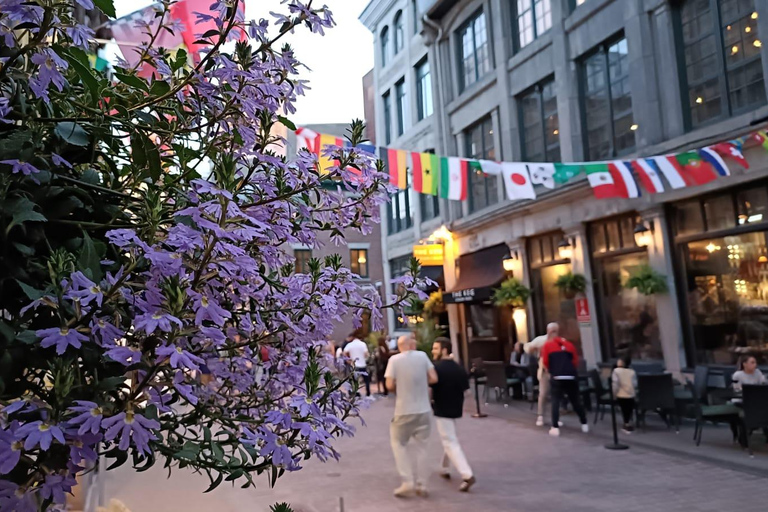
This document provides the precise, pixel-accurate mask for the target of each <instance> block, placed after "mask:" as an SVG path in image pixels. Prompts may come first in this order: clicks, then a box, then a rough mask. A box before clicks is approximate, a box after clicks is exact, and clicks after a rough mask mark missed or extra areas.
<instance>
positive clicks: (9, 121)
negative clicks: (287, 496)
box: [0, 0, 424, 511]
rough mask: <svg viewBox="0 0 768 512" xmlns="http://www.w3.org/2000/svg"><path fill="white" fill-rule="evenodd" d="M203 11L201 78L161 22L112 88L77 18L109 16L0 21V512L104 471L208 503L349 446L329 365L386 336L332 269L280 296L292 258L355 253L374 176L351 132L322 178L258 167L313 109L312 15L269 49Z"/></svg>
mask: <svg viewBox="0 0 768 512" xmlns="http://www.w3.org/2000/svg"><path fill="white" fill-rule="evenodd" d="M211 1H212V2H214V3H213V7H212V9H213V10H214V11H215V13H216V15H215V16H210V15H203V14H198V18H199V19H200V20H201V21H203V22H205V23H207V24H211V23H213V24H214V26H215V27H216V28H215V29H209V30H207V31H205V32H204V33H203V34H200V35H199V36H198V38H199V40H201V41H204V43H205V46H206V50H205V51H203V52H202V53H201V54H200V56H199V57H197V58H191V57H190V56H189V55H187V53H186V52H185V51H184V50H178V51H176V52H174V53H171V52H170V51H168V50H166V49H163V48H160V47H156V46H155V45H153V44H152V42H153V41H154V40H155V38H156V36H157V34H158V33H159V31H162V30H168V31H178V30H181V28H182V27H180V26H179V23H178V22H177V21H175V20H173V19H172V18H171V16H170V15H169V12H170V3H171V2H164V3H163V4H161V7H160V8H159V9H158V10H157V12H156V17H157V18H156V20H157V21H156V22H154V23H153V24H150V23H148V22H146V21H139V23H140V24H141V25H140V26H142V27H144V30H145V31H146V39H147V43H146V44H144V45H142V46H140V47H139V48H137V49H136V51H138V52H140V59H139V60H140V62H139V64H138V65H137V66H135V67H131V66H129V65H128V64H127V63H126V62H120V63H118V65H117V66H116V68H115V69H114V74H113V75H112V76H107V75H105V74H104V73H103V72H99V71H96V70H94V69H91V67H90V66H89V62H88V53H87V52H88V51H91V50H92V47H91V44H92V42H91V38H92V37H93V33H92V32H91V30H90V29H89V28H87V27H85V26H82V25H80V24H78V23H77V21H76V20H75V19H74V18H73V15H72V13H73V12H75V10H73V7H74V4H75V3H76V4H78V6H79V7H81V8H85V9H93V8H94V4H96V6H97V7H98V8H100V9H101V10H102V11H103V12H104V13H105V14H107V15H112V16H114V8H113V7H112V4H111V0H75V2H74V3H73V2H66V1H61V0H59V1H57V2H52V1H49V0H0V37H1V38H2V41H3V44H2V46H0V237H2V240H0V476H1V478H2V479H0V509H2V510H22V511H23V510H38V509H47V508H51V507H56V506H57V505H60V504H62V503H63V502H64V501H65V498H66V493H67V492H69V491H70V490H71V489H72V487H73V486H74V485H75V477H76V476H77V475H79V474H82V473H83V472H84V471H85V470H86V469H87V468H91V467H93V465H94V464H96V463H97V460H98V454H100V453H103V454H105V455H106V458H107V459H108V461H109V463H110V466H109V467H110V468H114V467H116V466H120V465H122V464H125V463H130V464H132V465H133V466H134V467H136V468H137V469H139V470H141V469H146V468H148V467H150V466H151V465H153V464H154V463H155V462H156V461H157V460H158V459H161V460H162V461H163V463H164V464H165V466H167V467H169V468H172V467H180V468H183V467H191V468H193V469H195V470H199V471H201V472H204V473H206V474H207V475H208V477H209V478H210V481H211V485H210V488H211V489H212V488H215V487H216V486H218V485H219V484H220V483H221V482H222V481H223V480H226V481H233V482H234V481H239V482H240V483H242V484H244V485H246V486H247V485H251V484H253V478H254V476H255V475H258V474H262V473H266V474H267V475H268V476H269V479H270V481H271V482H272V483H274V482H275V480H276V479H277V478H278V477H279V476H280V475H282V474H283V473H284V472H285V471H294V470H297V469H299V468H300V467H301V463H302V460H305V459H307V458H309V457H311V456H314V457H317V458H319V459H321V460H326V459H328V458H331V457H333V458H337V457H338V456H339V454H338V453H337V451H336V450H335V449H334V447H333V440H334V438H336V437H338V436H340V435H346V434H351V433H352V432H353V427H352V426H351V425H350V424H349V423H348V422H347V419H348V418H349V417H350V416H355V415H357V412H358V406H359V404H358V403H357V402H356V398H355V393H354V389H353V386H352V388H351V387H350V384H349V383H348V381H347V378H346V374H345V372H344V371H343V368H338V367H334V366H333V365H334V363H333V362H332V361H331V360H328V359H327V358H326V357H325V356H324V355H323V354H324V352H322V350H321V347H323V346H325V339H326V336H327V335H328V334H330V333H331V331H332V329H333V325H334V322H336V321H339V320H340V319H341V317H342V316H343V315H345V314H347V313H350V312H356V313H362V312H368V313H369V314H370V318H371V322H372V326H373V328H374V329H379V328H380V326H381V319H382V313H381V309H382V301H381V299H380V298H379V297H378V295H377V294H376V293H375V291H374V290H372V289H361V288H360V287H359V286H358V285H357V283H356V280H355V276H354V275H353V274H352V273H351V272H350V271H349V270H348V269H347V268H344V267H343V266H342V265H341V260H340V258H339V257H338V256H331V257H327V258H325V259H324V260H323V261H319V260H317V259H313V260H312V261H311V262H310V264H309V272H307V273H298V272H296V271H295V269H294V261H293V258H292V255H291V252H292V251H291V250H290V248H291V244H303V245H308V246H313V245H315V244H316V242H317V239H318V234H319V233H322V232H325V233H329V234H330V236H331V239H332V240H333V241H334V242H336V243H342V242H343V238H344V233H345V232H348V231H349V230H358V231H361V232H363V233H368V232H370V229H371V223H372V222H376V221H378V215H379V213H378V212H379V206H380V205H381V204H382V202H383V201H385V200H386V195H387V192H388V187H389V185H387V184H386V175H385V174H384V173H383V172H381V168H380V164H379V163H378V162H377V161H376V160H375V157H374V156H373V155H371V154H368V153H365V152H363V151H361V150H359V149H358V148H357V147H356V145H357V144H358V143H359V142H361V141H362V138H363V135H362V134H363V125H362V123H360V122H355V123H353V124H352V126H351V129H350V133H349V136H348V138H349V141H350V142H351V145H350V147H345V148H338V147H337V148H328V149H327V156H331V157H332V158H333V159H335V160H336V163H337V165H336V166H334V167H332V168H330V169H329V170H327V172H325V171H324V173H323V174H322V175H321V173H320V172H319V171H318V167H317V162H316V158H315V157H314V156H312V155H310V154H309V153H307V152H302V153H301V154H299V155H298V156H296V157H295V158H292V159H291V161H290V162H287V161H286V159H285V158H283V157H280V156H277V155H276V154H275V153H274V152H273V151H272V150H271V148H272V147H273V146H272V145H273V144H274V143H278V142H280V141H279V140H277V139H276V137H274V136H272V135H270V134H271V133H272V127H273V125H274V124H275V123H277V122H283V123H284V124H285V125H287V126H289V127H290V126H291V123H290V121H289V120H287V119H285V118H284V117H282V116H281V115H279V114H278V113H287V114H290V113H292V112H293V111H294V108H293V104H294V102H295V99H296V97H297V95H300V94H301V93H302V91H303V89H304V87H305V84H304V83H303V82H302V81H301V80H298V79H297V78H296V69H297V66H298V61H297V60H296V58H295V56H294V55H293V52H292V50H291V49H290V47H289V46H287V45H282V46H279V45H280V44H281V39H283V38H284V37H285V36H286V35H287V34H289V33H290V32H292V31H293V30H294V29H298V28H301V27H306V28H308V29H309V30H311V31H312V32H316V33H322V32H323V30H325V29H327V28H330V27H331V26H332V25H333V19H332V17H331V14H330V12H328V11H327V9H325V8H315V7H313V6H312V1H309V0H307V1H299V0H289V1H287V2H286V6H285V8H286V10H287V12H286V13H285V14H274V13H273V14H271V16H272V17H273V21H274V23H273V24H272V25H273V26H274V27H275V28H271V27H270V23H269V22H268V21H267V20H260V21H255V22H246V21H245V20H244V19H243V16H242V12H241V11H240V10H239V9H238V6H237V4H236V0H217V1H216V0H211ZM141 69H143V70H144V71H147V70H151V71H152V72H151V73H146V72H145V73H140V72H139V71H141ZM146 75H151V77H150V78H148V79H147V78H143V77H144V76H146ZM329 184H332V186H328V185H329ZM414 267H415V265H414ZM416 270H417V269H416V268H414V269H413V272H412V274H411V275H408V276H405V277H403V278H400V279H399V282H400V284H401V285H402V286H398V287H397V288H398V290H400V292H399V295H398V296H397V297H392V298H390V299H391V300H390V302H391V304H390V305H392V304H403V303H407V302H408V301H409V300H410V297H411V296H412V294H414V293H418V288H419V283H417V282H416V280H415V279H414V278H413V277H412V276H413V275H415V274H416ZM422 298H424V297H423V294H422ZM129 460H130V462H129Z"/></svg>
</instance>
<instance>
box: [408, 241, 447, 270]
mask: <svg viewBox="0 0 768 512" xmlns="http://www.w3.org/2000/svg"><path fill="white" fill-rule="evenodd" d="M413 257H414V258H416V259H417V260H419V263H421V266H422V267H435V266H440V267H442V266H443V244H424V245H414V246H413Z"/></svg>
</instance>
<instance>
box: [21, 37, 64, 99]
mask: <svg viewBox="0 0 768 512" xmlns="http://www.w3.org/2000/svg"><path fill="white" fill-rule="evenodd" d="M31 60H32V62H33V63H34V64H37V65H38V66H39V68H38V70H37V73H35V74H34V75H32V76H33V78H32V79H31V80H30V81H29V88H30V89H31V90H32V92H33V93H34V94H35V96H37V97H38V98H40V99H42V100H44V101H45V102H46V103H48V102H50V98H49V97H48V87H49V86H50V85H51V84H53V85H55V86H56V88H57V89H58V90H59V92H61V91H62V90H64V86H65V85H66V84H67V80H66V79H65V78H64V75H62V74H61V71H60V69H67V68H68V67H69V64H68V63H67V61H65V60H64V59H62V58H61V57H59V54H57V53H56V52H55V51H53V50H52V49H51V48H43V49H42V50H40V52H39V53H36V54H34V55H33V56H32V59H31Z"/></svg>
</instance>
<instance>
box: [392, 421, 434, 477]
mask: <svg viewBox="0 0 768 512" xmlns="http://www.w3.org/2000/svg"><path fill="white" fill-rule="evenodd" d="M431 429H432V413H431V412H425V413H421V414H404V415H402V416H395V417H394V418H392V423H390V425H389V441H390V444H391V445H392V454H393V455H394V456H395V466H396V467H397V472H398V473H400V478H402V479H403V483H404V484H406V485H410V486H414V485H425V484H426V483H427V477H428V472H427V440H429V433H430V430H431Z"/></svg>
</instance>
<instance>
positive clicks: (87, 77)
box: [62, 47, 101, 100]
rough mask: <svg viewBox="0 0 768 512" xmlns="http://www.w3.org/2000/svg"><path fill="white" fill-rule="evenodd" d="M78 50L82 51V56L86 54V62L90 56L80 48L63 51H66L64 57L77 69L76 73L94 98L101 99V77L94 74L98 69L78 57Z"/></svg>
mask: <svg viewBox="0 0 768 512" xmlns="http://www.w3.org/2000/svg"><path fill="white" fill-rule="evenodd" d="M77 52H80V53H82V56H85V58H86V62H88V61H87V58H88V57H87V56H86V55H85V52H83V50H81V49H80V48H74V47H70V48H69V49H68V51H67V52H62V53H64V57H65V58H66V59H67V62H69V64H70V65H71V66H72V69H74V70H75V73H77V76H78V77H79V78H80V81H82V82H83V85H84V86H86V87H87V88H88V90H89V91H91V94H92V95H93V99H94V100H99V99H101V95H100V94H99V90H101V86H100V85H99V79H98V78H97V77H96V75H94V73H97V71H95V70H94V69H92V68H91V67H90V66H89V65H87V64H84V63H83V62H82V60H81V59H80V58H78V53H77Z"/></svg>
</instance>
